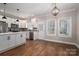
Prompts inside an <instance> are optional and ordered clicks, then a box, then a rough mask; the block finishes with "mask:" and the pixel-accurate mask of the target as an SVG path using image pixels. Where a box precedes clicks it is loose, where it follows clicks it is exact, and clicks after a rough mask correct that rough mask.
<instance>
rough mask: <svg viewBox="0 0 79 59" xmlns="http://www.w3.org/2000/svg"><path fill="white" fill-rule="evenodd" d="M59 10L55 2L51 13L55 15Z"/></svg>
mask: <svg viewBox="0 0 79 59" xmlns="http://www.w3.org/2000/svg"><path fill="white" fill-rule="evenodd" d="M59 12H60V10H59V9H58V8H57V6H56V3H55V6H54V8H53V9H52V15H54V16H57V15H58V14H59Z"/></svg>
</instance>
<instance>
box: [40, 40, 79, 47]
mask: <svg viewBox="0 0 79 59" xmlns="http://www.w3.org/2000/svg"><path fill="white" fill-rule="evenodd" d="M41 40H46V41H51V42H58V43H63V44H69V45H75V46H76V47H77V48H79V45H78V44H76V43H73V42H64V41H57V40H50V39H41Z"/></svg>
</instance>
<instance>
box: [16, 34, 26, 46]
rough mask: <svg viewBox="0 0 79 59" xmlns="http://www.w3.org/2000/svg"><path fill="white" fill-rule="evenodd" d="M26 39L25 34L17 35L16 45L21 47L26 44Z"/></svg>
mask: <svg viewBox="0 0 79 59" xmlns="http://www.w3.org/2000/svg"><path fill="white" fill-rule="evenodd" d="M25 37H26V34H25V33H19V34H16V45H20V44H22V43H25V40H26V38H25Z"/></svg>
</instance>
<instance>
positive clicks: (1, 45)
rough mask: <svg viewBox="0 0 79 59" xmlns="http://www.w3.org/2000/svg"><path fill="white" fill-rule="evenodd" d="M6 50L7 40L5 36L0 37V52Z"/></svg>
mask: <svg viewBox="0 0 79 59" xmlns="http://www.w3.org/2000/svg"><path fill="white" fill-rule="evenodd" d="M7 48H8V39H7V35H5V36H0V51H3V50H5V49H7Z"/></svg>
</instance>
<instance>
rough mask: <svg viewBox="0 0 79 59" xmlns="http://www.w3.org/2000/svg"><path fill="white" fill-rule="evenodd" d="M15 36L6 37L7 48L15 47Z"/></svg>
mask: <svg viewBox="0 0 79 59" xmlns="http://www.w3.org/2000/svg"><path fill="white" fill-rule="evenodd" d="M15 37H16V35H10V36H8V42H9V43H8V46H9V47H14V46H15V41H16V38H15Z"/></svg>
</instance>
